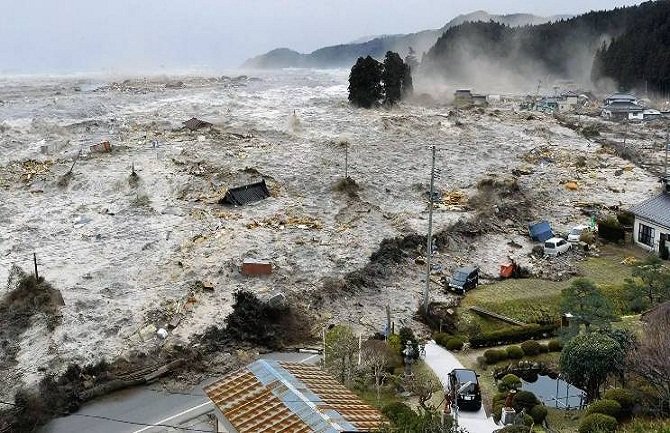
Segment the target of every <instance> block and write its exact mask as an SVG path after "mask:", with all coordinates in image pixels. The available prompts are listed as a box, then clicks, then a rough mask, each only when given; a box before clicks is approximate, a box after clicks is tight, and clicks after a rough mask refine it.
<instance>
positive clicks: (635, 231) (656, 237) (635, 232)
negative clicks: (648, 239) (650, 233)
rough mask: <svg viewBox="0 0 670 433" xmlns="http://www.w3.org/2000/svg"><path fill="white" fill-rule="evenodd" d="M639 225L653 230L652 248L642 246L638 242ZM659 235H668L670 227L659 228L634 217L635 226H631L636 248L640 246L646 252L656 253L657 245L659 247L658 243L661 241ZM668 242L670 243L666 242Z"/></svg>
mask: <svg viewBox="0 0 670 433" xmlns="http://www.w3.org/2000/svg"><path fill="white" fill-rule="evenodd" d="M640 223H642V224H644V225H646V226H649V227H651V228H653V229H654V237H653V241H654V245H653V246H649V245H646V244H643V243H642V242H640V241H639V240H638V239H639V233H640ZM661 233H666V234H670V227H663V226H659V225H658V224H654V223H652V222H650V221H648V220H646V219H644V218H640V217H637V216H636V217H635V225H634V226H633V241H634V242H635V243H636V244H637V245H638V246H640V247H641V248H644V249H645V250H647V251H654V252H656V253H658V245H659V242H660V241H661ZM668 242H670V241H668ZM666 244H667V242H666Z"/></svg>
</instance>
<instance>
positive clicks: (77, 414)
mask: <svg viewBox="0 0 670 433" xmlns="http://www.w3.org/2000/svg"><path fill="white" fill-rule="evenodd" d="M0 404H5V405H7V406H14V407H20V406H19V405H18V404H15V403H8V402H6V401H0ZM69 416H78V417H83V418H93V419H99V420H103V421H110V422H118V423H121V424H130V425H136V426H139V427H165V428H172V429H176V430H182V431H192V432H202V433H212V430H202V429H197V428H192V427H179V426H175V425H170V424H147V423H142V422H137V421H128V420H124V419H119V418H112V417H108V416H102V415H90V414H85V413H72V414H70V415H69Z"/></svg>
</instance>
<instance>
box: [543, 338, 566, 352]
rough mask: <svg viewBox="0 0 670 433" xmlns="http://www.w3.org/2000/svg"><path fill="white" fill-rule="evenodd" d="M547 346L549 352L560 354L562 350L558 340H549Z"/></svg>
mask: <svg viewBox="0 0 670 433" xmlns="http://www.w3.org/2000/svg"><path fill="white" fill-rule="evenodd" d="M547 346H548V347H549V351H550V352H560V351H561V350H563V344H561V341H560V340H550V341H549V343H548V344H547Z"/></svg>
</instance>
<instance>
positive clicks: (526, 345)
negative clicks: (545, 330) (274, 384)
mask: <svg viewBox="0 0 670 433" xmlns="http://www.w3.org/2000/svg"><path fill="white" fill-rule="evenodd" d="M521 349H522V350H523V353H524V354H526V355H527V356H535V355H539V354H540V351H541V350H542V349H541V347H540V343H538V342H537V341H533V340H529V341H524V342H523V343H521Z"/></svg>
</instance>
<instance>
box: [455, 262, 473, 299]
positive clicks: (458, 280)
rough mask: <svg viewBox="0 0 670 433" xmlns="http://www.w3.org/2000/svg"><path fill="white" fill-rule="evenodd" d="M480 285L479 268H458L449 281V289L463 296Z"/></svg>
mask: <svg viewBox="0 0 670 433" xmlns="http://www.w3.org/2000/svg"><path fill="white" fill-rule="evenodd" d="M478 284H479V268H478V267H477V266H466V267H463V268H458V269H456V270H455V271H454V274H453V275H452V276H451V279H450V280H449V289H450V290H453V291H454V292H456V293H458V294H459V295H463V294H464V293H465V292H466V291H468V290H472V289H474V288H475V287H477V285H478Z"/></svg>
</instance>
